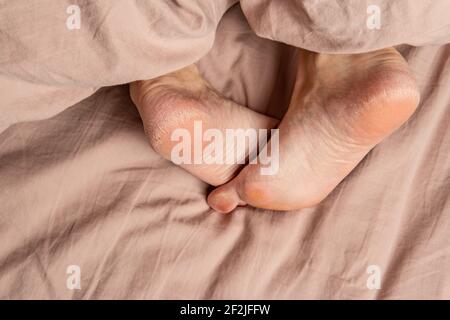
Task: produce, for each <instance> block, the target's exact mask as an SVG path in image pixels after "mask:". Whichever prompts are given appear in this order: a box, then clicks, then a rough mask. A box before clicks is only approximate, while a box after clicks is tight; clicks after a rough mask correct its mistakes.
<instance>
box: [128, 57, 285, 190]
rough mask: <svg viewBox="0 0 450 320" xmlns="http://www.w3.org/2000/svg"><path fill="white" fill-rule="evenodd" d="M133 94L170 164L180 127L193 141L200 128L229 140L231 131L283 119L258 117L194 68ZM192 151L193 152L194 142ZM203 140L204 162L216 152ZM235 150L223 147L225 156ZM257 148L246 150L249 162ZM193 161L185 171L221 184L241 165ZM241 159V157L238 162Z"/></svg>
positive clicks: (140, 86) (136, 86) (142, 85)
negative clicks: (231, 98) (210, 83)
mask: <svg viewBox="0 0 450 320" xmlns="http://www.w3.org/2000/svg"><path fill="white" fill-rule="evenodd" d="M130 94H131V98H132V100H133V102H134V103H135V105H136V106H137V109H138V110H139V113H140V115H141V118H142V121H143V124H144V129H145V132H146V134H147V136H148V139H149V141H150V144H151V146H152V147H153V148H154V149H155V151H157V152H158V153H159V154H161V155H162V156H163V157H165V158H166V159H168V160H173V157H172V155H173V154H172V152H173V150H174V148H175V147H176V145H178V144H179V142H178V141H177V140H176V139H172V138H173V133H174V132H175V130H177V129H185V130H187V131H188V132H189V133H190V134H191V136H192V137H194V136H195V132H194V131H195V130H196V128H197V129H198V128H199V125H201V130H202V132H205V131H207V130H208V129H216V130H219V131H220V132H221V133H222V134H223V135H224V136H225V135H226V133H225V131H226V129H269V128H273V127H275V126H276V125H277V124H278V120H276V119H273V118H270V117H267V116H265V115H262V114H259V113H257V112H255V111H253V110H251V109H248V108H246V107H243V106H241V105H238V104H236V103H234V102H232V101H230V100H228V99H225V98H223V97H221V96H220V95H219V94H218V93H216V92H215V91H214V90H213V89H212V88H211V87H210V86H209V85H208V84H207V83H206V82H205V81H204V80H203V79H202V77H201V76H200V74H199V72H198V70H197V68H196V66H195V65H191V66H188V67H186V68H183V69H181V70H178V71H176V72H172V73H170V74H167V75H164V76H161V77H158V78H155V79H151V80H145V81H137V82H134V83H132V84H130ZM191 147H192V150H190V152H191V153H194V150H193V149H194V147H193V143H192V144H191ZM206 147H207V143H206V142H203V143H202V146H201V149H202V152H203V151H204V153H202V155H203V158H204V159H203V160H205V159H207V158H213V157H215V156H216V155H215V154H208V152H209V153H211V152H213V150H212V149H211V150H210V151H208V150H206V149H207V148H206ZM235 151H236V150H230V149H229V148H228V149H227V148H226V146H224V150H223V153H224V156H225V157H226V155H227V153H229V152H233V153H234V152H235ZM250 152H253V150H249V149H248V148H246V149H245V152H244V154H241V155H240V156H243V158H245V157H246V156H248V154H249V153H250ZM194 157H195V155H194V154H192V157H191V158H192V160H193V161H192V162H191V163H190V164H189V163H183V164H180V165H181V167H183V168H184V169H186V170H187V171H189V172H190V173H192V174H193V175H195V176H197V177H198V178H200V179H201V180H203V181H205V182H207V183H209V184H211V185H214V186H218V185H221V184H223V183H225V182H228V181H229V180H230V179H232V178H233V177H234V176H235V175H236V174H237V172H238V171H239V169H240V168H241V167H242V164H239V163H234V164H217V163H210V164H207V163H206V161H202V163H195V160H194ZM237 157H238V156H236V159H237Z"/></svg>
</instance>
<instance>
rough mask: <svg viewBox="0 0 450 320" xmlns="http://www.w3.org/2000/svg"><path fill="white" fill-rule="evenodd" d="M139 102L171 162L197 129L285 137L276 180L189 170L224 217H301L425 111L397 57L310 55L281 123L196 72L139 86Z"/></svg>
mask: <svg viewBox="0 0 450 320" xmlns="http://www.w3.org/2000/svg"><path fill="white" fill-rule="evenodd" d="M130 93H131V97H132V100H133V102H134V103H135V104H136V106H137V108H138V110H139V113H140V115H141V117H142V121H143V123H144V128H145V132H146V134H147V136H148V139H149V141H150V144H151V146H152V147H153V148H154V149H155V150H156V151H157V152H158V153H160V154H161V155H162V156H163V157H165V158H167V159H169V160H170V158H171V150H172V149H173V147H174V144H175V142H174V141H172V139H171V134H172V132H173V131H174V130H176V129H178V128H184V129H187V130H189V131H190V132H192V131H193V130H194V128H193V127H194V122H195V121H201V122H202V123H203V125H204V126H205V127H206V128H215V129H218V130H220V131H222V132H225V130H226V129H230V128H242V129H249V128H255V129H256V128H258V129H259V128H266V129H270V128H278V129H279V170H278V171H277V172H276V174H274V175H262V174H261V170H260V164H247V165H242V164H204V163H203V164H181V166H182V167H183V168H184V169H186V170H187V171H189V172H191V173H192V174H193V175H195V176H197V177H198V178H200V179H202V180H203V181H205V182H207V183H209V184H211V185H213V186H216V187H217V188H216V189H215V190H213V191H212V192H211V193H210V194H209V196H208V199H207V201H208V204H209V205H210V206H211V207H212V208H213V209H214V210H216V211H218V212H222V213H228V212H231V211H233V210H234V209H235V208H236V207H237V206H242V205H251V206H254V207H258V208H264V209H272V210H294V209H300V208H304V207H310V206H313V205H316V204H318V203H319V202H320V201H321V200H323V199H324V198H325V197H326V196H327V195H328V194H329V193H330V192H331V191H332V190H333V189H334V188H335V187H336V186H337V185H338V184H339V182H340V181H342V180H343V179H344V178H345V176H347V175H348V174H349V173H350V172H351V170H352V169H353V168H354V167H355V166H356V165H357V164H358V163H359V162H360V161H361V160H362V159H363V157H364V156H365V155H366V154H367V153H368V152H369V151H370V150H371V149H372V148H373V147H374V146H375V145H376V144H377V143H379V142H380V141H381V140H382V139H383V138H385V137H386V136H388V135H389V134H390V133H392V132H393V131H394V130H395V129H397V128H398V127H399V126H400V125H401V124H403V123H404V122H405V121H406V120H407V119H408V118H409V117H410V116H411V115H412V113H413V112H414V110H415V109H416V107H417V105H418V102H419V92H418V89H417V86H416V83H415V80H414V77H413V75H412V74H411V72H410V71H409V69H408V65H407V63H406V62H405V61H404V59H403V58H402V57H401V55H400V54H399V53H398V52H397V51H396V50H395V49H393V48H388V49H383V50H379V51H376V52H372V53H365V54H357V55H327V54H316V53H311V52H306V51H304V52H302V53H301V54H300V56H299V62H298V71H297V78H296V82H295V86H294V90H293V94H292V98H291V101H290V105H289V108H288V111H287V112H286V114H285V115H284V117H283V119H282V120H281V121H278V120H277V119H273V118H270V117H268V116H265V115H262V114H259V113H257V112H255V111H252V110H251V109H249V108H246V107H243V106H241V105H238V104H236V103H234V102H232V101H230V100H227V99H225V98H223V97H222V96H220V95H219V94H218V93H216V92H215V91H214V90H213V89H212V88H211V87H210V86H209V85H208V83H206V82H205V81H204V80H203V79H202V77H201V76H200V74H199V73H198V70H197V69H196V67H195V66H194V65H192V66H189V67H186V68H184V69H182V70H179V71H176V72H173V73H170V74H167V75H164V76H161V77H159V78H156V79H151V80H145V81H138V82H134V83H132V84H131V85H130ZM266 148H269V149H270V148H271V142H270V141H269V142H268V144H267V145H266ZM247 151H248V152H250V150H247Z"/></svg>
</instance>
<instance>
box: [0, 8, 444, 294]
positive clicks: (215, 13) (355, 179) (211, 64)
mask: <svg viewBox="0 0 450 320" xmlns="http://www.w3.org/2000/svg"><path fill="white" fill-rule="evenodd" d="M76 2H77V3H78V4H79V5H80V6H81V8H82V10H84V9H86V11H85V12H89V13H90V16H89V18H88V19H85V20H84V23H86V24H87V26H89V28H85V29H83V28H82V29H80V33H79V34H75V35H74V36H75V37H76V40H73V39H72V40H67V38H70V37H71V36H72V35H71V36H68V35H67V34H66V33H67V32H68V31H67V30H64V29H61V30H60V29H58V28H56V29H55V26H56V25H59V23H61V24H62V28H64V26H65V25H64V23H65V21H64V19H65V17H66V15H65V8H66V6H67V5H68V4H69V3H70V2H69V1H60V2H58V4H57V5H55V2H54V1H17V2H14V4H13V3H12V2H6V1H0V16H1V17H2V19H0V43H1V47H0V90H1V95H0V99H1V100H0V104H1V105H0V108H1V111H2V113H1V115H0V120H1V123H0V124H1V127H2V131H1V133H0V297H1V298H8V299H10V298H31V299H34V298H60V299H80V298H81V299H88V298H91V299H106V298H112V299H117V298H128V299H132V298H137V299H141V298H150V299H155V298H175V299H186V298H192V299H196V298H237V299H244V298H257V299H260V298H273V299H283V298H287V299H292V298H321V299H324V298H329V299H339V298H341V299H356V298H361V299H373V298H388V299H397V298H438V299H448V298H450V275H449V273H450V272H449V270H450V240H449V231H450V201H449V187H450V161H449V150H450V132H449V122H450V89H449V88H450V59H449V55H450V46H449V45H448V44H447V45H446V44H445V43H448V42H449V41H448V38H449V35H450V32H448V20H445V19H444V18H442V15H443V13H442V12H443V9H444V8H445V6H447V4H446V3H448V2H446V1H434V2H433V3H434V4H432V3H431V2H428V3H427V2H426V1H424V2H423V3H425V4H427V5H428V9H427V10H428V11H427V14H426V15H425V14H424V15H423V17H421V19H422V20H421V21H422V27H421V28H420V30H422V31H423V32H422V36H420V37H417V32H415V30H411V28H412V27H411V28H409V29H408V30H404V32H403V33H401V37H397V36H396V37H392V36H389V34H387V35H386V34H384V35H383V36H380V39H381V40H379V39H378V40H376V39H375V40H374V38H371V37H364V36H362V35H361V36H360V37H359V40H358V41H355V42H351V41H350V40H351V39H350V40H348V41H343V40H342V41H335V45H334V47H330V46H331V44H332V41H331V40H330V39H332V35H333V33H334V34H336V33H338V31H339V32H340V33H339V34H340V35H342V36H344V34H343V32H342V30H343V29H342V27H339V25H338V24H339V21H340V22H341V23H343V22H342V21H341V20H339V19H338V20H336V21H335V27H334V29H332V30H330V31H326V32H325V31H323V30H324V29H323V27H321V24H320V23H319V22H320V20H318V19H317V18H314V17H315V16H314V14H313V13H314V12H316V11H314V10H313V9H315V8H323V5H322V7H320V6H319V7H314V6H308V3H309V2H307V1H299V2H291V4H294V7H285V8H284V9H280V8H283V7H282V6H280V7H276V6H275V3H285V2H281V1H280V2H278V1H277V2H275V1H273V2H270V1H259V2H257V1H242V2H241V6H242V11H241V8H240V7H239V5H235V6H233V7H232V8H231V9H230V10H229V11H228V12H227V13H226V14H225V16H224V17H223V18H222V15H223V14H224V12H225V11H226V10H227V9H228V8H229V7H230V6H232V5H233V1H228V2H226V1H222V2H220V1H214V2H212V1H195V2H193V1H186V2H183V1H180V2H178V3H177V5H174V4H175V2H171V1H161V2H155V1H126V2H125V1H121V2H119V1H117V2H113V1H111V2H109V1H108V2H107V1H96V2H90V1H76ZM379 2H380V5H383V4H386V3H387V2H386V1H383V2H382V1H379ZM108 3H114V5H108ZM286 3H287V1H286ZM296 3H297V4H298V3H301V4H302V5H301V6H300V7H297V6H296V5H295V4H296ZM316 3H317V4H318V5H319V4H320V3H323V2H322V1H319V2H316ZM328 3H332V2H328ZM336 3H337V2H336ZM399 3H402V5H403V9H404V10H403V11H404V12H409V13H410V14H409V15H406V17H404V18H405V19H406V21H408V19H410V18H411V17H417V14H416V13H417V11H418V10H419V11H420V8H417V7H414V6H412V7H411V2H409V1H399ZM156 4H157V5H156ZM327 8H328V9H326V10H325V11H327V10H332V11H331V12H339V11H336V10H338V9H339V10H344V11H343V12H344V13H345V14H347V15H348V14H351V10H353V9H350V8H351V7H350V6H349V7H345V6H339V7H338V8H335V7H334V6H333V3H332V4H331V5H329V7H327ZM343 8H344V9H343ZM345 8H346V9H345ZM357 8H360V7H357ZM395 8H397V9H395ZM395 8H394V9H395V10H394V9H392V8H390V9H389V10H388V9H386V10H387V11H388V12H391V13H392V12H397V13H398V10H399V9H398V7H395ZM61 10H62V12H63V14H62V15H60V12H61ZM273 10H275V12H274V11H273ZM280 10H284V11H280ZM311 10H312V11H311ZM396 10H397V11H396ZM280 12H285V14H286V15H285V16H283V17H284V19H281V18H280V16H279V14H280ZM355 12H356V11H355ZM357 12H359V11H357ZM447 12H448V11H447ZM187 13H189V14H187ZM341 13H342V12H341ZM363 13H364V14H365V11H363ZM291 14H292V15H293V16H294V17H295V16H296V15H297V16H299V17H308V19H309V20H307V21H309V22H308V24H307V26H310V27H311V26H315V27H314V28H313V27H311V29H310V32H309V33H308V34H309V35H310V36H308V37H306V38H302V37H300V36H299V34H293V35H292V36H289V37H288V35H289V30H293V29H294V28H293V27H294V26H296V24H295V23H293V22H288V21H289V19H290V17H291ZM414 14H415V15H414ZM42 15H43V16H44V17H45V19H38V18H37V17H40V16H41V17H42ZM258 16H259V17H260V19H257V17H258ZM335 16H337V17H339V14H337V13H336V14H335ZM11 17H14V18H15V19H16V20H17V19H19V20H20V21H19V22H20V23H16V22H17V21H16V22H14V21H13V20H14V19H12V18H11ZM127 17H128V18H127ZM130 17H132V19H131V18H130ZM330 17H333V15H330V14H329V15H328V21H329V19H331V18H330ZM397 18H398V16H396V15H394V16H391V21H393V20H396V19H397ZM89 19H91V20H89ZM247 19H248V21H249V22H250V26H251V27H250V26H249V24H248V23H247ZM55 21H56V22H55ZM193 21H194V22H195V23H194V22H193ZM219 21H220V24H219V26H218V29H217V30H216V25H217V24H218V23H219ZM296 21H297V22H296V23H299V26H298V30H303V29H304V28H305V26H302V25H301V24H302V23H304V19H299V20H296ZM118 22H121V23H119V24H118ZM344 22H345V21H344ZM387 22H389V19H388V20H387ZM82 23H83V22H82ZM27 26H28V29H27ZM30 26H33V28H32V29H29V27H30ZM136 26H139V28H138V29H134V28H136ZM149 26H150V27H149ZM277 26H279V27H280V28H277ZM283 26H284V27H283ZM353 26H356V25H353ZM316 27H317V28H319V29H317V28H316ZM428 27H429V28H430V29H429V31H430V32H428V33H427V32H425V31H426V29H427V28H428ZM123 28H125V29H123ZM252 28H253V29H252ZM30 30H31V31H30ZM38 30H40V31H38ZM296 30H297V29H296ZM317 30H322V31H323V32H318V31H317ZM158 31H159V32H158ZM163 31H164V32H163ZM255 31H256V32H257V33H258V34H259V35H261V36H264V37H266V38H274V39H277V40H280V41H283V42H284V43H285V44H283V43H280V42H274V41H271V40H269V39H264V38H261V37H258V36H256V35H255ZM349 31H351V32H354V29H352V28H349ZM431 31H433V32H431ZM151 32H153V33H152V34H150V35H149V33H151ZM436 32H437V33H436ZM393 33H394V34H395V35H398V34H399V33H396V32H393ZM48 34H51V36H48ZM323 34H325V35H326V36H320V35H323ZM412 35H414V37H412ZM155 37H156V40H154V39H155ZM283 37H288V38H283ZM158 39H160V40H161V39H162V40H161V41H159V40H158ZM71 41H75V42H71ZM177 41H178V42H177ZM349 41H350V42H349ZM377 41H380V42H377ZM378 43H381V45H382V46H385V45H399V46H398V49H399V50H400V51H401V53H402V54H403V55H404V57H405V58H406V59H407V60H408V62H409V64H410V66H411V68H412V69H413V71H414V73H415V74H416V76H417V79H418V82H419V86H420V89H421V93H422V102H421V105H420V107H419V110H418V111H417V112H416V113H415V114H414V116H413V117H412V118H411V119H410V120H409V121H408V122H407V123H406V124H405V125H404V126H403V127H402V128H401V129H400V130H398V131H397V132H395V133H394V134H393V135H392V136H390V137H389V138H388V139H386V140H385V141H383V142H382V143H381V144H380V145H378V146H377V147H376V148H375V149H374V150H373V151H372V152H371V153H370V154H369V155H368V156H367V157H366V158H365V159H364V160H363V162H362V163H361V164H360V165H359V166H358V167H357V168H356V169H355V170H354V171H353V172H352V173H351V174H350V175H349V176H348V177H347V178H346V179H345V180H344V181H343V182H342V183H341V184H340V185H339V186H338V187H337V188H336V190H334V192H333V193H332V194H331V195H330V196H329V197H328V198H327V199H326V200H325V201H324V202H322V203H321V204H320V205H318V206H316V207H314V208H309V209H304V210H299V211H295V212H291V213H277V212H271V211H267V210H258V209H253V208H249V207H246V208H239V209H238V210H236V212H235V213H233V214H232V215H228V216H223V215H220V214H216V213H213V212H212V211H211V210H210V209H209V208H208V206H207V204H206V202H205V195H206V192H207V191H208V189H209V188H208V186H207V185H206V184H204V183H202V182H200V181H199V180H197V179H196V178H194V177H192V176H191V175H189V174H188V173H186V172H185V171H183V170H182V169H179V168H178V167H176V166H174V165H172V164H171V163H169V162H168V161H166V160H164V159H162V158H161V157H160V156H158V155H157V154H156V153H155V152H154V151H153V150H152V149H151V148H150V147H149V146H148V144H147V141H146V139H145V136H144V133H143V130H142V125H141V122H140V119H139V116H138V114H137V111H136V110H135V108H134V106H133V105H132V103H131V101H130V99H129V95H128V88H127V85H121V84H125V83H127V82H129V81H132V80H136V79H143V78H150V77H154V76H157V75H160V74H163V73H166V72H169V71H171V70H175V69H177V68H179V67H182V66H184V65H186V64H189V63H192V62H195V61H197V60H198V59H200V61H198V66H199V68H200V69H201V71H202V73H203V75H204V76H205V77H206V78H207V79H208V80H209V81H210V82H211V84H212V85H213V86H214V87H215V88H216V89H217V90H219V91H220V92H222V93H223V94H224V95H226V96H227V97H229V98H231V99H233V100H235V101H237V102H239V103H241V104H245V105H248V106H249V107H251V108H253V109H255V110H258V111H260V112H265V113H268V114H271V115H275V116H281V115H282V113H283V111H284V108H285V107H286V105H287V100H288V99H289V94H290V90H291V83H292V70H293V64H292V61H293V60H294V57H295V55H296V52H297V50H298V49H296V48H294V47H291V46H289V45H287V44H290V45H294V46H298V47H304V48H305V47H306V48H307V49H311V50H315V51H321V50H323V51H324V52H329V51H330V50H331V51H333V50H334V51H333V52H353V51H354V52H359V51H366V50H372V49H375V48H376V47H377V46H378V45H380V44H378ZM342 44H345V45H342ZM406 44H410V45H406ZM412 45H420V47H415V46H412ZM186 46H188V47H189V50H186V49H185V47H186ZM307 46H308V47H307ZM105 86H107V87H105ZM101 87H103V88H101ZM94 92H95V93H94ZM297 187H301V185H300V186H297ZM69 265H78V266H80V268H81V289H80V290H70V289H68V288H67V286H66V280H67V277H68V275H67V273H66V270H67V267H68V266H69ZM371 265H376V266H378V267H379V270H380V271H381V287H380V289H379V290H371V289H369V288H368V287H367V285H366V284H367V279H368V277H369V274H368V273H367V268H368V267H369V266H371Z"/></svg>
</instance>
